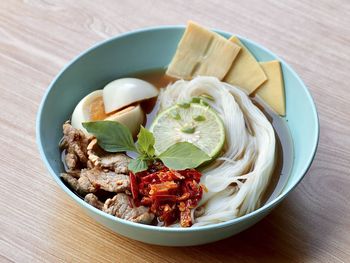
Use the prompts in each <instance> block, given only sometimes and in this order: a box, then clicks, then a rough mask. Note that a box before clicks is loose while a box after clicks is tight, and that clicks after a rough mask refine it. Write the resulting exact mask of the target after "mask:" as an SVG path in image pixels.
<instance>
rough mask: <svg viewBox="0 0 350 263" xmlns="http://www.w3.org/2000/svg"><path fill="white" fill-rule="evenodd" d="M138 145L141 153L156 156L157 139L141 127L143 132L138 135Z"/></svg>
mask: <svg viewBox="0 0 350 263" xmlns="http://www.w3.org/2000/svg"><path fill="white" fill-rule="evenodd" d="M137 138H138V140H137V145H138V148H139V150H140V151H141V153H143V154H146V155H147V156H149V157H152V156H154V153H155V150H154V147H153V146H154V143H155V139H154V136H153V133H151V132H150V131H149V130H147V129H146V128H144V127H143V126H141V130H140V132H139V134H138V135H137Z"/></svg>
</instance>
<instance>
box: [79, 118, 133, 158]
mask: <svg viewBox="0 0 350 263" xmlns="http://www.w3.org/2000/svg"><path fill="white" fill-rule="evenodd" d="M83 126H84V128H85V129H86V130H87V131H88V132H89V133H92V134H94V135H95V136H96V138H97V142H98V144H99V145H100V146H101V147H102V148H103V149H104V150H105V151H107V152H125V151H134V152H137V150H136V147H135V145H134V140H133V139H132V135H131V133H130V130H129V129H128V128H127V127H126V126H124V125H123V124H121V123H118V122H115V121H92V122H83Z"/></svg>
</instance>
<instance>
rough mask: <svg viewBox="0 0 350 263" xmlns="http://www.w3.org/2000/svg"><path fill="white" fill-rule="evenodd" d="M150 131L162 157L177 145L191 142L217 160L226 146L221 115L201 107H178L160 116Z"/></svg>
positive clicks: (180, 105) (179, 105)
mask: <svg viewBox="0 0 350 263" xmlns="http://www.w3.org/2000/svg"><path fill="white" fill-rule="evenodd" d="M150 130H151V131H152V132H153V135H154V137H155V141H156V142H155V145H154V148H155V150H156V154H160V153H162V152H164V151H165V150H166V149H168V148H169V147H170V146H172V145H173V144H175V143H177V142H189V143H192V144H194V145H195V146H197V147H198V148H199V149H201V150H202V151H203V152H205V153H206V154H207V155H209V156H210V157H215V156H217V155H218V154H219V153H220V151H221V149H222V147H223V145H224V142H225V128H224V125H223V122H222V120H221V119H220V117H219V116H218V114H217V113H216V112H215V111H214V110H212V109H211V108H210V107H209V106H207V105H203V104H199V103H182V104H177V105H174V106H172V107H170V108H168V109H166V110H164V111H162V112H160V113H159V114H158V116H157V117H156V118H155V120H154V121H153V123H152V125H151V127H150Z"/></svg>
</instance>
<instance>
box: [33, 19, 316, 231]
mask: <svg viewBox="0 0 350 263" xmlns="http://www.w3.org/2000/svg"><path fill="white" fill-rule="evenodd" d="M185 28H186V25H163V26H152V27H145V28H141V29H137V30H132V31H128V32H125V33H122V34H118V35H116V36H113V37H111V38H109V39H106V40H103V41H99V42H97V43H96V44H94V45H93V46H91V47H90V48H88V49H86V50H85V51H83V52H81V53H80V54H79V55H78V56H76V57H75V58H73V59H72V60H71V61H69V62H68V63H67V64H66V65H65V66H64V67H63V69H61V70H60V72H59V73H58V74H57V75H56V76H55V78H54V79H53V80H52V81H51V83H50V85H49V86H48V88H47V90H46V91H45V93H44V96H43V98H42V100H41V102H40V106H39V109H38V113H37V116H36V142H37V146H38V149H39V152H40V155H41V158H42V160H43V161H44V163H45V166H46V167H47V169H48V170H49V172H50V174H51V176H52V177H53V178H54V180H55V181H56V182H57V183H58V184H59V186H60V187H61V188H62V189H63V190H64V191H65V192H66V193H67V194H68V195H69V196H70V197H71V198H73V200H75V201H76V202H77V203H78V204H80V206H82V207H84V208H86V209H87V210H90V211H91V212H93V213H95V214H98V215H99V216H102V217H104V218H105V219H108V220H112V221H113V222H116V223H121V224H123V225H126V226H128V227H136V228H139V229H143V230H151V231H157V232H176V233H179V232H184V233H188V232H198V231H199V232H200V231H205V230H212V229H220V228H226V227H228V226H230V225H234V224H237V223H239V222H242V221H244V220H247V219H249V218H253V217H255V216H257V215H258V214H260V213H263V212H264V211H268V210H271V209H272V208H273V207H275V206H276V205H277V204H278V203H279V202H281V201H282V200H283V199H284V198H285V197H286V196H287V195H288V194H289V193H290V192H291V191H292V190H293V189H294V188H295V187H296V186H297V185H298V184H299V183H300V181H301V180H302V179H303V178H304V176H305V175H306V173H307V171H308V170H309V169H310V167H311V164H312V161H313V159H314V157H315V155H316V151H317V147H318V143H319V135H320V124H319V117H318V114H317V109H316V105H315V103H314V100H313V99H312V96H311V94H310V91H309V89H308V88H307V87H306V85H305V84H304V82H303V81H302V80H301V78H300V77H299V75H298V74H297V73H296V72H295V70H294V69H292V68H291V67H290V66H289V65H288V64H287V63H286V62H285V61H284V60H283V59H282V58H280V57H279V56H277V55H276V54H274V53H273V52H271V51H270V50H269V49H267V48H265V47H263V46H262V45H260V44H258V43H256V42H254V41H252V40H250V39H247V38H245V37H242V36H240V35H238V34H232V33H229V32H226V31H222V30H218V29H213V28H211V30H213V31H215V32H217V33H219V34H221V35H223V36H225V37H227V36H231V35H236V36H238V38H239V39H241V40H243V42H246V43H249V44H252V45H254V46H256V47H258V48H259V49H262V50H263V51H264V52H266V53H268V54H269V55H272V56H274V57H276V59H278V60H279V61H280V62H281V64H282V65H283V66H284V67H285V68H287V69H288V70H289V71H290V72H291V73H292V74H293V75H295V77H296V79H297V81H298V82H299V83H300V85H301V86H302V87H303V88H304V90H305V91H306V96H307V99H308V100H309V102H310V105H311V108H312V115H313V120H314V122H315V127H316V134H315V136H313V141H312V154H311V155H310V156H308V159H307V161H306V162H304V165H303V167H302V169H301V170H302V172H300V176H299V178H298V179H297V181H296V182H295V183H294V184H293V185H291V186H289V187H287V188H284V189H283V191H284V193H281V194H280V195H278V196H277V197H276V198H274V199H273V200H271V201H270V202H268V203H266V204H264V205H263V206H262V207H260V208H258V209H256V210H254V211H253V212H251V213H249V214H246V215H244V216H241V217H238V218H234V219H231V220H229V221H226V222H221V223H215V224H211V225H205V226H199V227H193V228H192V227H189V228H180V227H175V228H173V227H160V226H153V225H144V224H140V223H135V222H131V221H128V220H125V219H121V218H118V217H115V216H112V215H109V214H107V213H105V212H103V211H101V210H99V209H97V208H95V207H93V206H91V205H89V204H88V203H86V202H85V201H84V200H83V199H81V198H80V197H78V196H77V195H76V194H75V193H74V192H73V191H71V190H70V189H69V188H68V187H67V186H66V185H65V184H64V183H63V182H62V180H61V179H60V177H59V175H57V174H56V173H55V172H54V170H53V168H52V167H51V166H50V164H49V162H48V160H47V157H46V156H45V154H44V148H43V144H42V140H41V117H42V114H43V109H44V106H45V102H46V99H47V97H48V96H49V94H50V92H51V90H52V88H53V86H54V85H55V83H56V81H57V80H58V79H59V78H60V77H61V76H62V75H63V74H64V72H65V71H66V70H67V69H68V68H69V67H70V66H72V65H73V64H75V63H76V62H77V61H78V60H79V59H80V58H82V57H83V56H85V55H86V54H88V53H90V52H92V51H93V50H95V49H97V48H99V47H101V46H103V45H106V44H108V43H110V42H113V41H115V40H117V39H120V38H125V37H128V36H131V35H135V34H139V33H145V32H151V31H162V30H165V31H166V30H175V29H185Z"/></svg>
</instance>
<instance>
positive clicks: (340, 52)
mask: <svg viewBox="0 0 350 263" xmlns="http://www.w3.org/2000/svg"><path fill="white" fill-rule="evenodd" d="M188 19H192V20H195V21H197V22H199V23H201V24H203V25H206V26H208V27H214V28H218V29H222V30H225V31H229V32H233V33H237V34H240V35H242V36H245V37H247V38H250V39H252V40H254V41H256V42H258V43H260V44H262V45H264V46H266V47H268V48H269V49H270V50H272V51H273V52H275V53H277V54H278V55H280V56H281V57H282V58H283V59H285V60H286V61H287V62H288V63H289V64H290V65H291V66H292V67H293V68H294V69H296V71H297V72H298V73H299V74H300V76H301V78H302V79H303V80H304V81H305V83H306V84H307V86H308V87H309V89H310V90H311V92H312V95H313V98H314V100H315V102H316V105H317V108H318V112H319V117H320V123H321V137H320V144H319V148H318V152H317V155H316V158H315V160H314V162H313V165H312V167H311V169H310V171H309V172H308V173H307V175H306V176H305V178H304V180H303V181H302V182H301V184H300V185H299V186H298V187H297V188H296V189H295V190H294V191H293V192H292V193H291V194H290V196H289V197H288V198H287V199H286V200H285V201H284V202H283V203H282V204H281V205H280V206H279V207H278V208H276V209H275V210H274V211H273V212H272V213H271V214H270V215H269V216H267V217H266V218H265V219H264V220H262V221H261V222H260V223H258V224H256V225H255V226H253V227H252V228H250V229H248V230H246V231H244V232H243V233H241V234H238V235H236V236H234V237H232V238H229V239H226V240H223V241H220V242H216V243H213V244H209V245H203V246H197V247H187V248H171V247H161V246H152V245H147V244H143V243H140V242H137V241H133V240H130V239H127V238H124V237H121V236H119V235H117V234H114V233H112V232H111V231H109V230H108V229H106V228H105V227H103V226H101V225H99V224H98V223H96V222H95V221H93V220H92V219H90V218H89V217H88V216H86V215H85V214H84V213H83V212H82V211H81V210H80V209H79V208H78V206H77V205H76V204H75V203H74V202H73V201H72V200H71V199H70V198H69V197H68V196H67V195H66V194H64V192H63V191H62V190H61V189H60V188H59V187H58V185H57V184H56V183H55V182H54V180H53V179H52V177H51V176H50V175H49V173H48V171H47V169H46V167H45V166H44V164H43V162H42V161H41V159H40V156H39V153H38V150H37V146H36V141H35V118H36V113H37V110H38V106H39V103H40V100H41V98H42V96H43V94H44V92H45V90H46V89H47V87H48V85H49V83H50V82H51V80H52V79H53V78H54V76H55V75H56V74H57V73H58V72H59V70H60V69H61V68H62V67H63V66H64V65H65V64H66V63H67V62H69V61H70V60H71V59H73V58H74V57H75V56H76V55H78V54H79V53H80V52H82V51H84V50H85V49H86V48H88V47H90V46H91V45H93V44H95V43H96V42H99V41H102V40H105V39H107V38H109V37H111V36H115V35H118V34H120V33H123V32H126V31H130V30H134V29H139V28H142V27H148V26H154V25H165V24H184V23H186V21H187V20H188ZM349 79H350V1H348V0H320V1H316V0H311V1H295V0H288V1H277V0H276V1H272V0H269V1H259V0H255V1H250V0H249V1H246V0H245V1H243V0H241V1H229V0H225V1H222V0H221V1H214V0H212V1H199V0H196V1H155V0H143V1H112V0H110V1H103V0H95V1H70V0H67V1H54V0H37V1H34V0H33V1H31V0H23V1H17V0H1V1H0V89H1V95H0V105H1V111H0V112H1V113H0V125H1V129H0V143H1V151H0V160H1V162H0V168H1V175H0V176H1V180H0V189H1V190H0V191H1V192H0V201H1V208H0V262H350V205H349V203H350V102H349V101H350V85H349Z"/></svg>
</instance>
